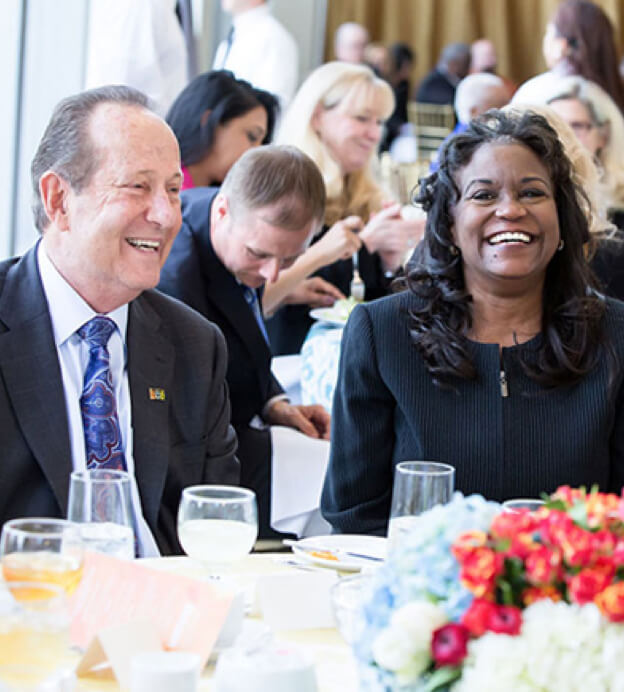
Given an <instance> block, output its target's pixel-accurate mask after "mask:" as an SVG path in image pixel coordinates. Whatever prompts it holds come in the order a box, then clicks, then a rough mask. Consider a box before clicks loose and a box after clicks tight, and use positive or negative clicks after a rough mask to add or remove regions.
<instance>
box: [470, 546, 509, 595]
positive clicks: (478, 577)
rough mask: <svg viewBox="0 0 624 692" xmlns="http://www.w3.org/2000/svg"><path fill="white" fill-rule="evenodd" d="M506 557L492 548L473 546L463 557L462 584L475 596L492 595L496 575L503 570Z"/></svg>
mask: <svg viewBox="0 0 624 692" xmlns="http://www.w3.org/2000/svg"><path fill="white" fill-rule="evenodd" d="M503 562H504V557H503V555H502V554H501V553H497V552H494V551H493V550H491V549H490V548H486V547H479V548H473V549H472V550H471V551H470V552H469V553H468V554H467V555H466V556H465V557H464V559H463V561H462V569H461V575H460V576H461V581H462V584H463V585H464V586H465V587H466V588H467V589H468V590H470V591H472V593H474V594H475V596H478V597H483V596H488V595H491V594H492V592H493V591H494V583H495V581H496V577H497V576H498V575H499V574H500V573H501V572H502V571H503Z"/></svg>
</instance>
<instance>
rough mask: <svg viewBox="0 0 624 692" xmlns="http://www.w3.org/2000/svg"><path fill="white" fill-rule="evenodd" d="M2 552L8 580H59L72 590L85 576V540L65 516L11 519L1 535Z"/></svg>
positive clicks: (0, 551)
mask: <svg viewBox="0 0 624 692" xmlns="http://www.w3.org/2000/svg"><path fill="white" fill-rule="evenodd" d="M0 556H1V560H2V574H3V576H4V578H5V580H6V581H21V582H43V583H46V584H59V585H60V586H62V587H63V588H64V589H65V591H66V593H68V594H70V593H72V592H73V591H74V589H75V588H76V587H77V586H78V583H79V582H80V579H81V577H82V567H83V556H84V549H83V544H82V540H81V538H80V534H79V532H78V530H77V529H76V527H75V526H74V525H73V524H72V523H71V522H69V521H66V520H65V519H45V518H29V519H12V520H11V521H7V522H6V523H5V524H4V526H3V527H2V535H1V536H0Z"/></svg>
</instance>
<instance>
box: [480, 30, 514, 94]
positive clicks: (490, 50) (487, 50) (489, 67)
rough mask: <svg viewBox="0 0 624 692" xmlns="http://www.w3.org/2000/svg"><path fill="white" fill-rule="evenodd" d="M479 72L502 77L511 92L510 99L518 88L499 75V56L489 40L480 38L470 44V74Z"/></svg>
mask: <svg viewBox="0 0 624 692" xmlns="http://www.w3.org/2000/svg"><path fill="white" fill-rule="evenodd" d="M477 72H490V73H491V74H495V75H497V76H498V77H500V78H501V79H502V80H503V82H505V86H506V87H507V90H508V91H509V98H511V95H512V94H513V93H514V91H515V90H516V88H517V87H516V85H515V84H514V83H513V82H512V81H511V80H510V79H507V77H503V75H500V74H498V56H497V55H496V48H495V46H494V43H493V42H492V41H490V39H489V38H479V39H477V40H476V41H473V42H472V43H471V44H470V74H476V73H477Z"/></svg>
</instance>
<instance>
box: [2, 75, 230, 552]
mask: <svg viewBox="0 0 624 692" xmlns="http://www.w3.org/2000/svg"><path fill="white" fill-rule="evenodd" d="M31 172H32V183H33V194H34V197H33V199H34V202H33V211H34V215H35V223H36V225H37V227H38V229H39V231H40V232H41V234H42V238H41V240H40V241H39V242H38V243H37V245H36V246H35V247H33V248H31V249H30V250H29V251H28V252H27V253H26V254H25V255H24V257H22V258H15V259H12V260H7V261H5V262H2V263H0V439H2V464H0V522H4V521H5V520H7V519H10V518H13V517H19V516H64V515H65V513H66V511H67V494H68V486H69V475H70V472H71V471H72V470H73V469H84V468H85V467H87V468H99V467H102V468H107V467H108V468H110V467H111V466H109V465H108V464H109V462H110V461H111V458H110V456H111V455H110V453H109V452H110V450H111V449H113V448H114V449H115V450H116V451H117V452H118V454H117V456H118V459H117V460H116V463H118V466H117V468H124V469H126V470H127V471H128V472H129V473H130V474H131V475H132V476H133V478H134V479H135V481H136V485H135V492H134V510H135V515H136V525H137V530H138V536H137V538H138V547H139V550H140V553H141V554H143V555H150V554H157V550H158V549H160V551H162V552H163V553H170V552H180V547H179V543H178V541H177V536H176V512H177V506H178V503H179V499H180V494H181V491H182V489H183V488H184V487H185V486H188V485H193V484H196V483H237V482H238V477H239V468H238V462H237V460H236V459H235V457H234V452H235V449H236V438H235V434H234V431H233V429H232V428H231V427H230V425H229V420H230V405H229V399H228V395H227V387H226V385H225V368H226V365H227V357H226V353H225V344H224V340H223V336H222V335H221V333H220V332H219V330H218V329H217V328H216V327H215V326H214V325H213V324H211V323H209V322H208V321H207V320H205V319H204V318H202V317H201V316H199V315H198V314H197V313H195V312H193V311H192V310H189V309H188V308H186V307H185V306H183V305H181V304H180V303H178V302H177V301H172V300H171V299H170V298H167V297H166V296H163V295H161V294H160V293H158V292H156V291H152V290H149V289H152V288H153V287H154V286H155V285H156V284H157V283H158V280H159V277H160V268H161V266H162V265H163V263H164V261H165V259H166V257H167V255H168V253H169V250H170V248H171V245H172V243H173V240H174V238H175V235H176V233H177V232H178V229H179V227H180V224H181V215H180V200H179V189H180V184H181V180H182V175H181V171H180V158H179V151H178V146H177V142H176V139H175V137H174V135H173V133H172V132H171V130H170V129H169V127H168V126H167V125H166V123H165V122H164V121H163V120H161V119H160V118H159V117H158V116H157V115H155V114H154V113H152V112H151V111H150V110H148V108H147V106H146V98H145V96H144V95H143V94H141V93H140V92H137V91H135V90H134V89H130V88H128V87H104V88H101V89H95V90H91V91H87V92H84V93H82V94H78V95H77V96H73V97H69V98H68V99H65V100H64V101H62V102H61V103H60V104H59V105H58V106H57V108H56V109H55V111H54V114H53V115H52V119H51V121H50V123H49V125H48V127H47V129H46V132H45V133H44V135H43V138H42V140H41V143H40V145H39V148H38V150H37V153H36V154H35V158H34V159H33V163H32V168H31ZM93 324H98V325H100V324H105V325H106V326H107V329H110V332H109V333H110V337H109V338H108V340H107V342H106V343H104V344H103V345H102V344H100V348H101V349H103V350H100V351H98V353H99V354H100V356H101V361H100V364H102V363H104V365H103V371H104V373H105V380H106V382H107V385H108V390H106V391H104V390H105V389H106V387H104V385H101V383H100V385H99V386H101V387H102V388H103V389H102V390H101V391H102V392H103V394H102V397H100V399H104V400H107V399H108V400H109V401H110V408H109V409H107V411H105V412H103V413H102V415H101V418H100V419H98V421H97V424H96V425H95V432H94V429H93V428H91V427H90V425H88V424H87V420H88V416H89V415H92V412H89V411H88V405H90V404H92V403H93V404H95V403H98V404H99V403H101V402H94V401H93V400H89V397H88V391H89V387H88V386H87V385H88V384H89V385H91V384H92V381H89V382H88V380H89V378H90V375H89V371H90V369H91V366H92V363H93V345H92V343H91V342H90V341H89V340H88V338H87V337H86V336H85V328H88V326H89V325H93ZM102 354H104V355H102ZM107 371H108V372H107ZM99 413H100V412H99V411H98V414H99ZM102 420H103V421H104V422H102ZM98 426H103V428H102V429H105V431H106V436H107V437H106V438H105V439H104V433H101V434H100V433H99V430H100V427H98ZM109 433H110V436H112V438H114V440H112V438H111V437H110V436H109ZM100 438H102V439H100ZM111 440H112V441H111ZM98 454H99V456H98ZM100 465H101V466H100Z"/></svg>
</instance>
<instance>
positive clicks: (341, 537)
mask: <svg viewBox="0 0 624 692" xmlns="http://www.w3.org/2000/svg"><path fill="white" fill-rule="evenodd" d="M291 547H292V550H293V552H294V553H295V555H297V557H298V558H300V559H302V560H305V561H307V562H312V563H314V564H317V565H323V566H324V567H332V568H333V569H338V570H344V571H345V572H357V571H359V570H361V569H363V568H364V567H378V566H379V565H381V562H380V561H379V560H367V559H365V558H360V557H355V556H354V555H347V554H346V553H359V554H361V555H370V557H373V558H380V559H381V560H384V559H385V557H386V551H387V539H386V538H382V537H381V536H360V535H357V534H333V535H330V536H312V537H310V538H304V539H302V540H300V541H297V543H296V544H295V545H293V546H291ZM311 550H315V551H316V550H321V551H322V550H327V551H330V552H331V551H336V552H335V556H336V557H337V558H338V559H337V560H331V559H328V558H326V557H322V556H319V555H314V554H313V553H312V552H310V551H311Z"/></svg>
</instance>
